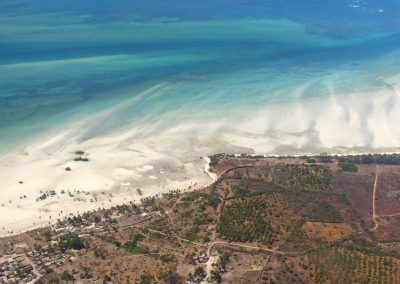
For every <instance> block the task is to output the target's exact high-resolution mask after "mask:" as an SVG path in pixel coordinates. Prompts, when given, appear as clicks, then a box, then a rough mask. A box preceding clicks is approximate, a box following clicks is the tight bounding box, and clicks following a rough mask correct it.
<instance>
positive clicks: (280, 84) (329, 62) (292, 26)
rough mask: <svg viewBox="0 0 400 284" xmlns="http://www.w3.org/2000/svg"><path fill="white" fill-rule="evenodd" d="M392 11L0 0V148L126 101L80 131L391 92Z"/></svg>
mask: <svg viewBox="0 0 400 284" xmlns="http://www.w3.org/2000/svg"><path fill="white" fill-rule="evenodd" d="M399 13H400V2H399V1H397V0H383V1H378V0H351V1H350V0H326V1H321V0H318V1H317V0H303V1H299V0H287V1H279V0H271V1H268V0H265V1H261V0H241V1H232V0H231V1H227V0H202V1H199V0H192V1H184V0H172V1H161V0H147V1H136V0H113V1H110V0H107V1H106V0H97V1H72V0H68V1H67V0H58V1H54V0H52V1H50V0H3V1H1V2H0V147H1V148H3V149H7V148H8V147H10V145H18V144H21V143H22V144H23V143H25V142H26V141H28V139H27V138H30V137H36V136H40V135H41V134H43V133H47V132H48V131H51V130H53V129H57V128H60V127H63V125H68V123H70V122H71V121H79V120H81V119H84V118H86V117H89V116H91V115H95V114H96V113H98V112H100V111H102V110H106V109H108V108H110V107H112V106H113V105H116V104H120V103H124V102H126V101H129V100H134V103H131V104H129V106H127V107H126V108H124V109H123V111H121V112H117V113H115V114H114V115H113V116H112V118H109V119H107V121H102V122H101V123H99V125H96V126H95V127H93V128H92V129H91V130H90V131H88V132H86V133H85V134H84V135H83V136H82V139H90V138H93V137H96V136H98V135H101V134H103V133H109V132H111V131H114V130H116V129H119V128H123V127H128V125H129V126H132V125H133V126H135V125H142V124H147V125H151V124H158V123H160V121H161V122H162V123H163V124H165V125H174V124H176V123H177V122H179V121H190V119H192V118H193V117H196V118H199V119H202V120H203V121H204V123H205V124H206V123H207V121H208V120H209V119H210V120H211V119H214V120H218V119H219V118H226V117H230V116H231V117H240V116H242V115H243V116H249V115H250V116H251V114H252V112H253V111H258V110H260V109H262V108H264V107H266V108H273V107H274V106H275V105H279V106H282V105H293V104H302V103H306V102H307V101H310V100H320V101H322V102H323V101H324V99H326V98H330V97H331V96H332V92H333V91H332V90H334V96H337V97H341V98H346V96H347V95H349V94H351V93H359V94H365V96H370V95H371V93H374V92H376V93H379V92H389V93H390V92H394V93H396V92H397V83H396V80H389V81H388V80H387V78H396V76H397V75H398V74H399V73H400V64H399V63H400V17H399ZM399 83H400V82H399ZM152 88H153V89H152ZM149 89H150V90H151V91H149V92H146V90H149ZM399 90H400V89H399ZM368 111H369V110H368V109H367V110H365V116H368ZM333 116H334V114H333ZM393 123H395V122H393ZM165 125H164V126H163V127H165ZM395 130H396V129H395ZM338 132H339V133H338V135H341V134H340V129H338ZM149 135H151V134H149ZM398 138H400V137H398ZM366 143H367V142H366ZM337 146H345V145H337Z"/></svg>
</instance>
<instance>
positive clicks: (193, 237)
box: [186, 226, 200, 241]
mask: <svg viewBox="0 0 400 284" xmlns="http://www.w3.org/2000/svg"><path fill="white" fill-rule="evenodd" d="M199 232H200V227H199V226H193V227H192V228H191V229H190V230H189V232H188V233H187V234H186V238H187V239H188V240H189V241H195V240H197V234H198V233H199Z"/></svg>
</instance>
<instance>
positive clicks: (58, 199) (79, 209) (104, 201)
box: [0, 152, 400, 237]
mask: <svg viewBox="0 0 400 284" xmlns="http://www.w3.org/2000/svg"><path fill="white" fill-rule="evenodd" d="M395 154H400V152H387V153H385V152H380V153H373V152H368V153H352V154H343V153H337V154H334V153H332V154H329V153H324V154H322V155H326V156H332V157H335V156H336V157H345V156H348V157H357V156H363V155H395ZM217 155H228V156H234V157H243V158H246V157H262V158H278V159H281V158H283V159H289V158H299V157H307V158H312V157H320V156H321V154H313V153H303V154H297V155H273V154H254V153H253V154H222V153H221V154H217ZM211 156H212V155H210V156H205V157H201V158H200V159H199V161H201V162H200V163H199V164H198V165H201V167H200V170H201V171H202V174H201V176H198V177H192V178H191V179H188V178H187V177H185V179H184V180H181V181H173V182H171V181H170V183H169V184H160V183H159V184H157V185H156V183H154V182H153V183H151V184H150V185H148V186H146V187H143V188H140V193H139V190H138V189H137V188H135V189H133V188H132V186H131V185H130V184H129V183H121V184H120V186H121V187H120V188H119V189H116V188H115V187H114V188H112V189H111V191H107V192H106V191H104V192H103V191H102V192H100V191H98V190H95V191H89V192H88V191H84V190H83V191H80V190H68V191H65V192H63V193H60V192H57V191H56V193H55V194H54V196H53V195H51V193H50V191H47V192H43V193H44V194H48V195H47V197H46V199H47V200H48V202H46V201H45V202H43V201H41V200H38V199H36V201H34V200H31V199H29V200H28V201H27V202H24V201H25V200H24V198H22V199H20V200H21V202H20V204H19V205H17V207H16V208H15V207H14V208H13V207H11V208H10V206H5V207H4V206H3V207H0V210H1V209H3V210H4V209H5V210H6V211H7V212H9V211H10V209H12V211H13V212H12V214H11V215H12V216H13V217H14V218H15V217H17V218H18V219H15V221H12V222H9V223H4V221H5V220H7V219H8V216H10V215H6V214H2V216H3V218H1V219H0V221H1V222H2V224H0V237H10V236H13V235H18V234H21V233H24V232H27V231H31V230H34V229H38V228H42V227H48V226H52V225H54V224H55V223H56V222H57V220H58V219H60V220H62V219H63V218H66V217H68V216H75V215H79V214H83V213H84V212H90V211H96V210H98V209H100V208H105V209H109V208H111V207H114V206H117V205H122V204H128V203H134V204H138V203H140V202H141V200H142V199H143V198H147V197H157V196H159V195H160V194H162V193H166V192H168V191H169V190H180V192H187V191H193V190H196V189H201V188H204V187H207V186H209V185H211V184H212V183H214V182H215V181H216V180H217V178H218V176H217V174H216V173H214V172H212V171H211V166H210V162H211V160H210V157H211ZM151 169H152V168H151V166H147V167H146V166H144V167H143V168H142V169H141V170H142V171H143V172H146V171H148V170H151ZM162 174H165V173H164V172H162ZM151 177H152V178H151V179H152V180H153V181H154V180H156V177H154V176H151ZM82 178H83V177H82ZM62 191H64V190H62ZM40 194H42V192H41V193H40ZM71 197H72V198H71ZM93 198H95V199H96V200H95V201H94V202H93V201H92V199H93ZM11 204H12V203H11ZM21 205H22V206H21ZM77 205H78V206H77ZM27 208H29V210H25V211H24V209H27ZM28 213H29V214H30V217H29V218H22V219H21V218H19V217H20V216H21V214H24V215H26V214H28ZM18 214H19V216H18ZM5 216H7V217H6V218H4V217H5Z"/></svg>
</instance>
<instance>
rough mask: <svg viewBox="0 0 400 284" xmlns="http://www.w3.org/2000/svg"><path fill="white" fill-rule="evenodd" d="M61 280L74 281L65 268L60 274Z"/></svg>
mask: <svg viewBox="0 0 400 284" xmlns="http://www.w3.org/2000/svg"><path fill="white" fill-rule="evenodd" d="M61 280H64V281H69V282H71V281H74V277H73V276H72V275H71V274H70V273H69V272H68V271H67V270H64V272H63V273H62V274H61Z"/></svg>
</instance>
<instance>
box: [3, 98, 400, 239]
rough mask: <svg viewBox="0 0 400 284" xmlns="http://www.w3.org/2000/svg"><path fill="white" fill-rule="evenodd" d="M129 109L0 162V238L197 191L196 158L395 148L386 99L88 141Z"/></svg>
mask: <svg viewBox="0 0 400 284" xmlns="http://www.w3.org/2000/svg"><path fill="white" fill-rule="evenodd" d="M131 103H132V102H128V103H124V104H121V105H118V106H116V107H114V108H112V109H109V110H107V111H104V112H102V113H100V114H98V115H96V116H93V117H89V118H87V119H84V120H82V121H78V122H75V123H72V124H71V125H70V126H68V127H66V128H65V129H63V130H59V131H58V132H54V133H53V134H48V135H46V136H43V137H40V138H37V139H35V140H32V141H27V142H26V143H25V144H24V145H23V146H18V147H17V150H15V151H9V152H7V153H6V154H2V156H1V158H0V188H1V190H2V191H1V199H0V200H1V201H0V235H7V234H10V233H18V232H20V231H24V230H28V229H31V228H34V227H38V226H40V225H43V224H48V223H49V222H50V223H52V222H56V220H57V219H61V218H64V217H65V216H67V215H68V214H73V213H83V212H85V211H88V210H93V209H98V208H103V207H104V208H107V207H111V206H112V205H116V204H121V203H124V202H139V201H140V199H141V198H143V197H146V196H152V195H155V194H159V193H163V192H168V191H169V190H175V189H180V190H185V189H186V190H188V189H193V188H196V187H203V186H206V185H208V184H210V183H212V182H213V181H214V180H215V179H216V176H215V175H214V174H212V173H210V172H209V171H208V169H209V168H208V161H209V160H208V159H207V158H205V157H207V156H208V155H210V154H214V153H222V152H225V153H250V154H251V153H258V154H278V155H286V154H291V155H294V154H303V153H307V154H319V153H323V152H328V153H338V154H340V153H342V154H343V153H348V154H350V153H352V154H354V153H364V152H398V150H399V145H400V125H399V124H398V123H397V122H398V121H400V111H399V110H400V97H399V96H398V94H397V93H396V92H391V93H388V92H382V93H375V94H373V95H371V96H365V95H364V94H353V95H347V96H343V97H340V96H334V95H332V96H331V97H329V98H327V99H324V100H314V101H312V100H310V101H308V102H305V103H301V104H300V103H298V104H287V105H284V104H282V105H274V106H271V107H270V108H264V109H261V108H260V109H258V110H257V111H254V112H253V113H250V114H249V113H247V114H246V113H241V112H237V113H234V115H232V113H230V114H229V115H228V114H227V115H226V116H225V117H224V118H223V119H219V120H211V119H210V121H208V122H207V123H204V120H201V119H200V118H201V117H197V116H196V115H195V114H193V119H192V120H190V121H182V120H179V123H178V122H174V120H171V121H172V122H169V123H170V126H169V127H167V124H163V123H160V124H158V125H140V126H132V127H129V125H128V126H126V127H124V128H121V129H119V130H115V131H111V132H107V133H102V134H97V133H96V131H95V130H96V128H98V127H99V125H101V123H103V122H104V121H107V120H108V119H111V117H112V116H113V115H116V113H117V112H119V111H120V110H121V109H123V108H124V107H126V104H131ZM210 117H214V116H212V115H210ZM93 132H94V133H96V134H95V135H91V133H93ZM189 187H190V188H189ZM138 188H140V189H141V190H142V192H143V195H142V196H141V195H139V193H138V191H137V189H138ZM51 191H54V192H51ZM46 193H48V194H49V196H46V198H43V199H44V200H41V199H40V197H41V196H43V194H46ZM52 194H53V195H52Z"/></svg>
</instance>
